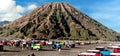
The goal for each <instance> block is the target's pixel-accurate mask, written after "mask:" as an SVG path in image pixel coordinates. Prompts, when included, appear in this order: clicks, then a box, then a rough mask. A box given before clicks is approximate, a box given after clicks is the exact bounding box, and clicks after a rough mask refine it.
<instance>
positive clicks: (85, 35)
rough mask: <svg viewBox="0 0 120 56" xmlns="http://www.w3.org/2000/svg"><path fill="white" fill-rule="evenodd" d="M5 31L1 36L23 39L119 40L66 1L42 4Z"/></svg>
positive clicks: (7, 26)
mask: <svg viewBox="0 0 120 56" xmlns="http://www.w3.org/2000/svg"><path fill="white" fill-rule="evenodd" d="M3 29H4V30H3ZM3 29H2V33H1V35H3V36H9V35H12V36H15V37H19V38H24V37H37V38H52V39H57V38H65V39H81V40H91V39H93V40H97V39H100V40H115V38H116V36H117V35H116V34H117V33H116V32H115V31H113V30H110V29H108V28H107V27H105V26H103V25H102V24H100V23H99V22H97V21H95V20H94V19H92V18H90V17H89V16H87V15H85V14H83V13H81V12H79V11H78V10H76V9H75V8H73V7H72V6H70V5H69V4H67V3H63V2H53V3H47V4H45V5H42V6H41V7H39V8H37V9H35V10H33V11H32V12H31V13H29V14H27V15H25V16H23V17H21V18H19V19H17V20H15V21H14V22H12V23H10V24H8V25H6V26H4V27H3Z"/></svg>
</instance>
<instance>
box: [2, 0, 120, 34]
mask: <svg viewBox="0 0 120 56" xmlns="http://www.w3.org/2000/svg"><path fill="white" fill-rule="evenodd" d="M48 2H67V3H69V4H70V5H71V6H73V7H75V8H76V9H78V10H79V11H81V12H83V13H85V14H87V15H88V16H90V17H91V18H93V19H95V20H97V21H98V22H100V23H102V24H103V25H105V26H107V27H108V28H110V29H113V30H115V31H117V32H120V22H119V21H120V16H119V15H120V0H0V21H4V20H9V21H13V20H15V19H17V18H19V17H22V16H23V15H25V14H26V13H28V12H30V11H32V10H33V9H35V8H37V7H39V6H41V5H43V4H45V3H48Z"/></svg>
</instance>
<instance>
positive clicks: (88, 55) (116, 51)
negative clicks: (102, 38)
mask: <svg viewBox="0 0 120 56" xmlns="http://www.w3.org/2000/svg"><path fill="white" fill-rule="evenodd" d="M110 50H112V51H110ZM78 56H120V45H113V46H107V48H105V47H103V46H99V47H96V48H95V49H94V50H87V52H83V53H80V54H79V55H78Z"/></svg>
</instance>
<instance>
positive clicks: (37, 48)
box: [31, 44, 43, 51]
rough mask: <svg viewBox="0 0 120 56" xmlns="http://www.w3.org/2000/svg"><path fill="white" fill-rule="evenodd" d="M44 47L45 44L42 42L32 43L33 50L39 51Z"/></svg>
mask: <svg viewBox="0 0 120 56" xmlns="http://www.w3.org/2000/svg"><path fill="white" fill-rule="evenodd" d="M42 48H43V45H41V44H32V45H31V49H32V50H34V49H35V50H37V51H39V50H40V49H42Z"/></svg>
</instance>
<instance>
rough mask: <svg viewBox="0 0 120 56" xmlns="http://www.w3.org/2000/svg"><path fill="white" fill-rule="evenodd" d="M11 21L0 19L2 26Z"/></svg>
mask: <svg viewBox="0 0 120 56" xmlns="http://www.w3.org/2000/svg"><path fill="white" fill-rule="evenodd" d="M8 23H10V21H0V26H3V25H5V24H8Z"/></svg>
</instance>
